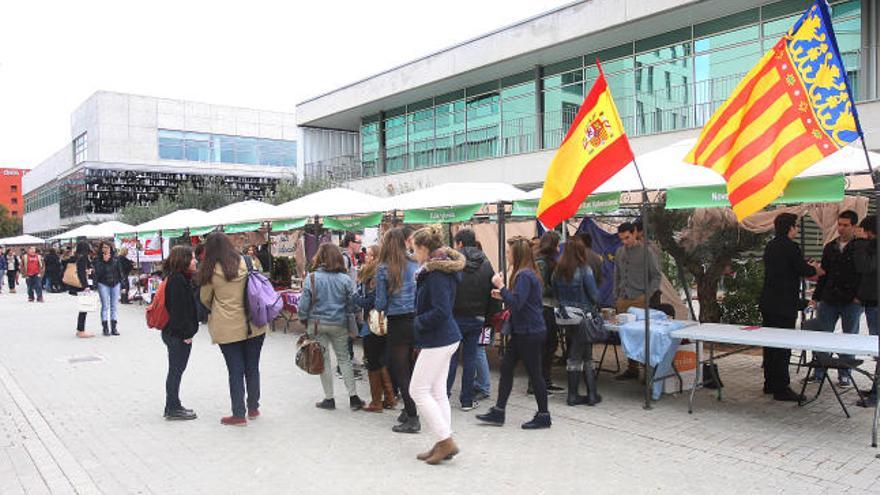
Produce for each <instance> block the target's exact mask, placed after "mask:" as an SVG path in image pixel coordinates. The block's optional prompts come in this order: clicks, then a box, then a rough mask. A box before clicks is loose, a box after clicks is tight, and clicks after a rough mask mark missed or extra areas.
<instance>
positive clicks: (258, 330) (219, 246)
mask: <svg viewBox="0 0 880 495" xmlns="http://www.w3.org/2000/svg"><path fill="white" fill-rule="evenodd" d="M246 278H247V265H246V264H245V262H244V259H243V258H242V257H241V255H239V254H238V252H236V250H235V248H233V247H232V243H231V242H229V239H228V238H227V237H226V235H224V234H221V233H214V234H211V235H209V236H208V238H207V240H206V241H205V260H204V261H203V262H202V264H201V266H200V267H199V277H198V281H199V285H200V286H201V289H200V298H201V300H202V304H204V305H205V306H206V307H207V308H208V309H209V310H211V315H210V316H209V317H208V331H209V332H210V334H211V340H212V341H213V342H214V343H215V344H219V345H220V350H221V351H222V352H223V358H224V359H225V360H226V369H227V371H228V372H229V395H230V397H231V399H232V416H227V417H224V418H222V419H221V420H220V423H222V424H224V425H231V426H246V425H247V421H248V419H251V420H253V419H256V418H258V417H259V416H260V350H261V349H262V348H263V340H264V338H265V337H266V328H267V327H266V326H263V327H257V326H255V325H253V324H251V323H250V322H248V318H247V314H246V311H245V305H244V298H245V280H246ZM245 385H247V417H245Z"/></svg>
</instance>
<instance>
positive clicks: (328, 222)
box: [324, 213, 382, 232]
mask: <svg viewBox="0 0 880 495" xmlns="http://www.w3.org/2000/svg"><path fill="white" fill-rule="evenodd" d="M380 223H382V213H373V214H372V215H365V216H362V217H351V218H338V217H326V218H324V228H325V229H329V230H343V231H346V232H349V231H354V230H357V231H360V230H364V229H365V228H367V227H375V226H376V225H379V224H380Z"/></svg>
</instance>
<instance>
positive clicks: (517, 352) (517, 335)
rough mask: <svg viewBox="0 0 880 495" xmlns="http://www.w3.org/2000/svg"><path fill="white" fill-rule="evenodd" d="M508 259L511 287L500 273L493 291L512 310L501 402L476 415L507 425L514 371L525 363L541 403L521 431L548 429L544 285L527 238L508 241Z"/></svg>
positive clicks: (499, 398) (502, 363)
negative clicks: (542, 366)
mask: <svg viewBox="0 0 880 495" xmlns="http://www.w3.org/2000/svg"><path fill="white" fill-rule="evenodd" d="M506 256H507V263H508V265H509V266H510V267H511V271H510V279H509V285H505V284H504V276H503V275H502V274H501V273H496V274H495V276H494V277H493V278H492V284H493V285H494V286H495V288H496V289H495V290H494V291H493V294H494V297H496V298H500V299H502V300H503V301H504V303H505V304H506V305H507V308H508V309H509V310H510V319H509V320H508V325H509V332H510V333H509V335H510V343H509V345H508V349H507V352H506V353H505V354H504V358H503V359H502V361H501V380H500V382H499V384H498V400H497V402H496V403H495V406H494V407H492V408H491V409H490V410H489V412H488V413H486V414H480V415H477V419H479V420H481V421H484V422H486V423H489V424H493V425H497V426H502V425H503V424H504V420H505V408H506V407H507V399H508V398H509V397H510V392H511V390H512V389H513V371H514V369H515V368H516V365H517V364H518V363H519V362H520V361H522V362H523V364H524V365H525V367H526V371H527V372H528V374H529V379H530V380H531V381H532V387H533V389H534V392H535V401H536V402H537V403H538V413H537V414H535V417H534V418H533V419H532V420H531V421H528V422H526V423H523V425H522V428H523V429H524V430H534V429H539V428H549V427H550V424H551V421H550V412H549V411H548V409H547V384H546V382H545V381H544V374H543V372H542V371H541V354H542V352H543V348H544V340H545V339H546V338H547V327H546V326H545V324H544V315H543V308H542V306H543V304H542V302H541V296H542V293H543V287H544V283H543V281H542V280H541V275H540V272H539V271H538V267H537V266H536V265H535V257H534V254H533V252H532V247H531V244H530V242H529V240H528V239H526V238H525V237H519V236H517V237H514V238H512V239H509V240H508V241H507V251H506Z"/></svg>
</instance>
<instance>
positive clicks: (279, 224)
mask: <svg viewBox="0 0 880 495" xmlns="http://www.w3.org/2000/svg"><path fill="white" fill-rule="evenodd" d="M306 221H307V219H305V218H296V219H293V220H272V230H273V231H274V232H285V231H288V230H295V229H301V228H303V227H305V226H306Z"/></svg>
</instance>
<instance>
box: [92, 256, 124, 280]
mask: <svg viewBox="0 0 880 495" xmlns="http://www.w3.org/2000/svg"><path fill="white" fill-rule="evenodd" d="M92 265H93V266H94V267H95V283H98V284H101V285H106V286H107V287H113V286H115V285H116V284H119V283H122V279H123V278H124V277H123V275H122V264H121V263H120V262H119V257H118V256H116V251H115V250H113V249H111V250H110V260H109V261H104V254H103V253H98V255H97V257H96V258H95V261H94V263H92Z"/></svg>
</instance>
